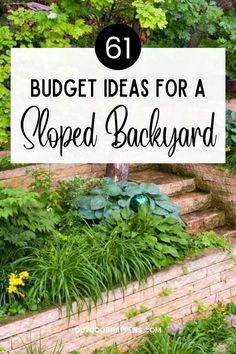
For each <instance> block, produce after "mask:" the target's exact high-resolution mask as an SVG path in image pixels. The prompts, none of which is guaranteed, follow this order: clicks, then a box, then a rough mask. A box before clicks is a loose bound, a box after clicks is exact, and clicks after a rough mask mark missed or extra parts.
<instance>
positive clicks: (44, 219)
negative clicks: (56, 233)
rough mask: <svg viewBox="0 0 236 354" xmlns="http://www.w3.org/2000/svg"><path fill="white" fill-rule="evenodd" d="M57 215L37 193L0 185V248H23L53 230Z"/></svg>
mask: <svg viewBox="0 0 236 354" xmlns="http://www.w3.org/2000/svg"><path fill="white" fill-rule="evenodd" d="M57 221H58V219H57V217H56V216H55V214H54V213H53V212H52V211H50V210H46V209H45V208H44V205H43V204H42V203H41V202H40V201H39V196H38V194H37V193H34V192H29V191H27V190H25V189H21V188H4V187H0V222H1V225H0V249H2V250H4V251H6V250H7V249H8V248H9V247H12V246H15V247H23V246H27V245H29V243H30V242H31V241H32V240H34V242H36V243H37V238H38V237H44V236H46V235H48V234H50V233H52V232H53V230H54V227H55V224H56V222H57Z"/></svg>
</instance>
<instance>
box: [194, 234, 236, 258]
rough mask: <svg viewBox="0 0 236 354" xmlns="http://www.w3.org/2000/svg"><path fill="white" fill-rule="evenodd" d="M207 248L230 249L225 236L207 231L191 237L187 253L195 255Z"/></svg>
mask: <svg viewBox="0 0 236 354" xmlns="http://www.w3.org/2000/svg"><path fill="white" fill-rule="evenodd" d="M209 248H217V249H222V250H224V251H230V248H231V245H230V242H229V241H228V240H227V239H226V238H224V237H222V236H220V235H217V234H216V233H215V232H214V231H209V232H207V233H203V234H199V235H196V236H195V237H193V238H191V240H190V249H189V254H190V255H193V256H195V255H198V254H200V253H201V252H203V251H204V250H206V249H209Z"/></svg>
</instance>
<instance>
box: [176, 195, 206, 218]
mask: <svg viewBox="0 0 236 354" xmlns="http://www.w3.org/2000/svg"><path fill="white" fill-rule="evenodd" d="M171 199H172V201H173V202H174V203H175V204H176V205H177V206H178V207H179V208H180V214H181V215H185V214H188V213H192V212H194V211H197V210H203V209H208V208H209V207H210V206H211V195H210V194H207V193H200V192H189V193H184V194H180V195H176V196H173V197H171Z"/></svg>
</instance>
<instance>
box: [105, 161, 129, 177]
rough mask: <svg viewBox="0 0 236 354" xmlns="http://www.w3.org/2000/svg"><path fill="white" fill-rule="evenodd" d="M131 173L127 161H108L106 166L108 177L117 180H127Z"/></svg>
mask: <svg viewBox="0 0 236 354" xmlns="http://www.w3.org/2000/svg"><path fill="white" fill-rule="evenodd" d="M128 175H129V164H127V163H108V164H107V167H106V177H110V178H112V179H114V180H115V181H123V180H127V179H128Z"/></svg>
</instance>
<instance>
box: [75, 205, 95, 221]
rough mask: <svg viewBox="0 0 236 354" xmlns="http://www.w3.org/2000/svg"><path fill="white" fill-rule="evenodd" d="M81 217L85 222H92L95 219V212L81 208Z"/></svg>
mask: <svg viewBox="0 0 236 354" xmlns="http://www.w3.org/2000/svg"><path fill="white" fill-rule="evenodd" d="M79 211H80V214H81V216H82V217H83V218H84V219H87V220H94V219H95V212H94V211H93V210H91V209H90V208H86V207H81V208H80V209H79Z"/></svg>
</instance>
